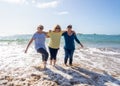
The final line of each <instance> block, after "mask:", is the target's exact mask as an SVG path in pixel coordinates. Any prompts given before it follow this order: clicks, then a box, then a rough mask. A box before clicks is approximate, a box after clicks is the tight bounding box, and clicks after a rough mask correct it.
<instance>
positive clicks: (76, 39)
mask: <svg viewBox="0 0 120 86" xmlns="http://www.w3.org/2000/svg"><path fill="white" fill-rule="evenodd" d="M74 36H75V41H76V42H77V43H78V44H80V45H81V47H84V46H83V45H82V43H81V42H80V41H79V40H78V38H77V36H76V34H74Z"/></svg>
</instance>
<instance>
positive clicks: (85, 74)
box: [56, 66, 120, 86]
mask: <svg viewBox="0 0 120 86" xmlns="http://www.w3.org/2000/svg"><path fill="white" fill-rule="evenodd" d="M56 69H58V70H60V71H62V72H64V73H67V74H68V75H70V76H72V78H71V79H70V80H69V82H70V83H71V85H77V84H87V85H92V86H106V85H105V83H106V82H112V83H114V84H116V85H119V86H120V81H119V80H118V79H115V78H114V77H112V76H111V75H109V74H107V73H106V72H105V73H104V74H99V73H96V72H93V71H89V70H87V69H84V68H80V67H76V66H74V67H71V68H68V69H64V68H63V67H61V66H57V67H56Z"/></svg>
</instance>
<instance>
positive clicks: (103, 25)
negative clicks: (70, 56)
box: [0, 0, 120, 35]
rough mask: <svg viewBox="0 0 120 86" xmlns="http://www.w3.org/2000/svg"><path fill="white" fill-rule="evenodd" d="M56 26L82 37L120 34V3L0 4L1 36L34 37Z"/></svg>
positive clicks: (28, 0) (36, 0)
mask: <svg viewBox="0 0 120 86" xmlns="http://www.w3.org/2000/svg"><path fill="white" fill-rule="evenodd" d="M39 24H43V25H44V27H45V31H48V30H49V29H53V27H54V26H55V25H56V24H59V25H61V27H62V29H63V30H64V29H66V26H67V25H68V24H72V25H73V29H74V30H75V31H76V32H79V33H83V34H93V33H98V34H120V0H0V35H14V34H33V33H34V32H35V31H36V27H37V26H38V25H39Z"/></svg>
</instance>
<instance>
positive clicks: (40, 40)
mask: <svg viewBox="0 0 120 86" xmlns="http://www.w3.org/2000/svg"><path fill="white" fill-rule="evenodd" d="M32 38H33V39H34V40H35V49H36V50H38V49H39V48H44V49H46V47H45V38H46V35H45V34H44V33H37V32H36V33H35V34H34V35H33V37H32Z"/></svg>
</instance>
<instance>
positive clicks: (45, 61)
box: [37, 48, 49, 68]
mask: <svg viewBox="0 0 120 86" xmlns="http://www.w3.org/2000/svg"><path fill="white" fill-rule="evenodd" d="M37 52H39V53H41V54H42V61H43V64H44V68H46V64H47V60H48V55H49V54H48V52H47V51H46V50H45V49H43V48H39V49H38V50H37Z"/></svg>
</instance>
